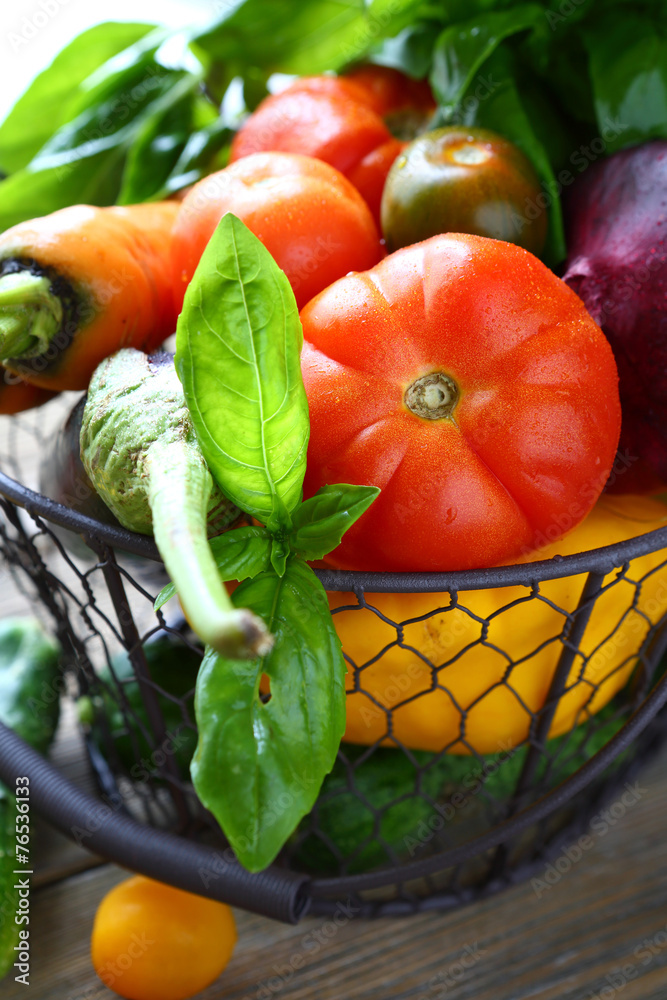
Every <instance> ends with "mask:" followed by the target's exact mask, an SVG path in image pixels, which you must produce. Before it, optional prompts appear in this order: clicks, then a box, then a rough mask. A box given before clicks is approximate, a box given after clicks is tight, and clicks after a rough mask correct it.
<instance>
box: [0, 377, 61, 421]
mask: <svg viewBox="0 0 667 1000" xmlns="http://www.w3.org/2000/svg"><path fill="white" fill-rule="evenodd" d="M55 395H56V393H54V392H49V390H48V389H39V388H38V387H37V386H36V385H30V383H28V382H24V381H23V379H22V378H20V377H19V376H17V375H12V373H11V372H8V371H7V369H6V368H3V367H2V365H0V414H4V415H8V414H12V413H21V412H23V410H32V409H35V408H36V407H37V406H43V405H44V403H48V401H49V400H50V399H53V397H54V396H55Z"/></svg>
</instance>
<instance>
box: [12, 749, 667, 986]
mask: <svg viewBox="0 0 667 1000" xmlns="http://www.w3.org/2000/svg"><path fill="white" fill-rule="evenodd" d="M640 789H641V790H642V791H641V796H640V798H639V801H638V802H637V803H636V804H635V805H634V806H632V807H631V808H630V809H628V811H627V813H626V814H625V816H624V817H623V818H622V819H621V820H619V821H618V822H617V823H616V824H615V825H614V826H613V827H611V828H610V829H609V831H608V832H607V833H606V834H604V835H598V836H597V837H596V838H594V840H595V843H594V846H593V847H592V848H591V849H590V850H588V851H585V852H584V854H583V857H582V858H581V860H580V861H579V862H578V863H576V864H574V865H573V866H572V868H571V870H570V871H569V872H567V873H566V874H564V875H563V877H562V878H561V880H560V881H559V882H558V883H556V884H555V885H554V886H553V887H552V888H549V889H548V890H547V891H545V892H544V893H543V894H542V896H541V898H538V894H537V893H536V891H535V890H534V888H532V887H531V885H530V883H527V884H522V885H518V886H514V887H512V888H510V889H508V890H506V891H504V892H503V893H501V894H500V895H498V896H496V897H493V898H490V899H487V900H485V901H483V902H481V903H476V904H474V905H471V906H468V907H466V908H463V909H461V910H458V911H453V912H449V913H446V914H420V915H418V916H414V917H408V918H401V919H384V920H379V921H361V920H346V919H345V918H344V916H342V915H341V916H340V917H339V918H338V919H339V922H340V924H341V926H336V924H334V923H333V922H332V921H330V920H327V919H320V918H308V919H306V920H304V921H303V922H302V923H301V924H300V925H299V926H298V927H286V926H283V925H280V924H275V923H271V922H270V921H268V920H265V919H264V918H261V917H256V916H252V915H249V914H246V913H243V912H237V914H236V915H237V922H238V927H239V944H238V947H237V950H236V953H235V955H234V957H233V959H232V962H231V963H230V965H229V966H228V968H227V970H226V971H225V972H224V973H223V975H222V977H221V978H220V979H219V980H218V982H217V983H216V984H214V985H213V986H211V987H209V988H208V989H207V990H206V991H204V992H203V993H201V994H200V998H201V1000H214V998H216V1000H217V998H221V1000H222V998H224V1000H274V998H277V1000H341V998H347V1000H380V998H381V1000H441V998H442V997H447V998H452V1000H529V998H530V1000H532V998H537V997H539V998H540V1000H592V998H593V997H596V1000H597V996H600V991H603V992H602V994H601V997H603V998H604V1000H612V997H613V998H616V997H619V998H620V1000H659V998H663V1000H664V998H665V997H667V837H665V832H664V830H665V818H666V816H667V754H663V756H662V758H661V759H660V760H659V761H658V762H657V763H655V764H654V765H653V766H652V767H651V768H650V769H649V770H648V771H646V772H645V773H644V774H643V775H642V777H641V781H640ZM124 877H126V873H124V872H123V871H121V870H120V869H118V868H116V867H115V866H112V865H105V866H103V867H101V868H97V869H94V870H92V871H88V872H85V873H84V874H79V875H76V876H74V877H71V878H68V879H66V880H65V881H61V882H59V883H58V884H56V885H53V886H49V887H46V888H42V889H35V891H34V893H33V899H32V903H33V911H32V913H33V924H32V927H31V930H32V940H33V941H34V957H33V966H32V978H31V985H30V993H29V994H28V995H29V996H31V997H35V998H39V1000H82V998H84V997H85V998H87V1000H112V997H113V995H114V994H112V993H111V992H110V991H109V990H107V989H106V987H104V986H103V985H102V984H101V983H100V982H99V980H97V977H96V976H95V974H94V972H93V970H92V968H91V965H90V960H89V957H88V940H89V935H90V929H91V926H92V920H93V916H94V912H95V908H96V906H97V904H98V902H99V900H100V899H101V897H102V896H103V894H104V893H105V892H106V891H107V890H108V889H109V888H110V887H111V886H113V885H114V884H115V883H116V882H118V881H119V880H120V879H122V878H124ZM341 914H342V911H341ZM663 932H664V934H663ZM643 942H647V944H646V943H644V944H643ZM651 949H652V951H653V953H651ZM638 950H639V951H638ZM301 963H302V967H300V968H299V969H298V971H294V967H295V966H300V965H301ZM466 965H467V968H466V967H465V966H466ZM619 967H620V968H622V967H625V972H619V971H618V970H619ZM614 983H615V984H616V989H615V991H614V992H613V994H612V993H610V992H609V991H610V990H611V989H612V988H613V987H612V985H610V984H614ZM619 984H621V985H620V987H619ZM605 987H608V989H607V992H606V993H605V992H604V989H605ZM25 995H26V993H25V992H24V987H22V986H20V985H18V984H16V983H14V982H12V981H11V980H8V981H6V982H5V983H3V990H2V997H3V1000H4V998H6V1000H10V998H11V1000H13V998H18V997H23V996H25ZM596 995H597V996H596Z"/></svg>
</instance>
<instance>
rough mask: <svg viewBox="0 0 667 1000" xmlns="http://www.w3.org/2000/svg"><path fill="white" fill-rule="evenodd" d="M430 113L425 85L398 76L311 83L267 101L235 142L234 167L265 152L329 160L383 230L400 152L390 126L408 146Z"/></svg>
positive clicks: (369, 74) (363, 75)
mask: <svg viewBox="0 0 667 1000" xmlns="http://www.w3.org/2000/svg"><path fill="white" fill-rule="evenodd" d="M433 110H434V104H433V97H432V95H431V92H430V89H429V87H428V85H426V84H424V83H417V82H415V81H413V80H410V79H407V78H406V77H404V76H403V75H402V74H400V73H398V72H397V71H396V70H391V69H386V68H384V67H379V66H378V67H373V66H368V67H365V68H364V69H362V70H358V71H357V72H356V73H355V74H353V75H351V76H348V77H331V76H319V77H309V78H306V79H303V80H297V81H296V83H293V84H292V85H291V86H290V87H288V88H287V89H286V90H283V91H282V92H281V93H279V94H275V95H272V96H271V97H267V98H266V99H265V100H264V101H262V103H261V104H260V106H259V107H258V109H257V110H256V111H255V113H254V114H253V115H251V116H250V118H249V119H248V120H247V121H246V122H245V123H244V124H243V125H242V127H241V129H240V130H239V131H238V132H237V134H236V136H235V137H234V141H233V142H232V148H231V160H232V161H234V160H239V159H241V158H242V157H245V156H248V155H250V154H252V153H257V152H260V151H267V150H281V151H282V152H285V153H301V154H303V155H305V156H312V157H316V158H317V159H318V160H324V162H325V163H330V164H331V166H333V167H336V169H337V170H339V171H340V172H341V173H343V174H345V175H346V177H348V178H349V179H350V180H351V181H352V183H353V184H354V185H355V186H359V189H360V191H361V193H362V194H363V195H364V197H365V198H367V200H368V204H369V207H370V208H371V210H372V211H373V215H374V218H375V219H376V221H377V222H378V223H379V207H380V199H381V196H382V189H383V187H384V182H385V180H386V177H387V171H388V170H389V167H390V166H391V164H392V162H393V160H394V159H395V158H396V156H397V155H398V153H399V152H400V150H401V148H402V145H403V144H402V142H401V141H400V140H399V139H397V138H396V137H395V136H394V135H393V134H392V131H390V128H389V125H394V127H395V128H396V129H397V130H398V131H399V132H400V133H401V139H402V138H405V135H404V133H405V131H406V128H407V127H408V122H409V121H410V119H411V118H412V122H411V124H412V126H413V127H414V128H417V127H419V126H421V127H424V123H425V121H426V120H427V118H428V115H429V113H432V112H433ZM408 131H409V134H410V137H411V135H413V134H414V132H413V131H412V129H411V128H408Z"/></svg>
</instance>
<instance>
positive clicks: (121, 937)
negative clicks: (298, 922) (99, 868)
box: [90, 875, 237, 1000]
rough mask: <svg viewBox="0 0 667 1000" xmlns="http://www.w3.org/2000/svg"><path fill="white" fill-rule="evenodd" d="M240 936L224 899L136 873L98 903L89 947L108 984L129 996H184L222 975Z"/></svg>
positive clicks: (153, 999)
mask: <svg viewBox="0 0 667 1000" xmlns="http://www.w3.org/2000/svg"><path fill="white" fill-rule="evenodd" d="M236 937H237V935H236V923H235V921H234V916H233V914H232V911H231V910H230V908H229V907H228V906H226V905H225V904H224V903H218V902H216V901H215V900H213V899H205V898H204V897H203V896H196V895H194V893H191V892H184V891H183V890H182V889H174V888H173V886H170V885H164V884H163V883H162V882H155V881H154V880H153V879H148V878H144V877H143V876H141V875H135V876H133V877H132V878H129V879H126V880H125V881H124V882H120V883H119V884H118V885H116V886H114V888H113V889H111V890H110V891H109V892H108V893H107V894H106V896H105V897H104V899H103V900H102V902H101V903H100V905H99V907H98V909H97V913H96V914H95V922H94V923H93V931H92V935H91V942H90V953H91V958H92V962H93V966H94V968H95V972H96V973H97V975H98V976H99V977H100V979H101V980H102V982H103V983H104V984H105V986H108V987H109V989H111V990H113V991H114V993H117V994H118V995H119V996H121V997H126V998H127V1000H186V998H188V997H192V996H194V995H195V993H199V992H200V991H201V990H203V989H205V988H206V987H207V986H208V985H209V984H210V983H212V982H214V981H215V980H216V979H217V978H218V976H219V975H220V973H221V972H222V970H223V969H224V968H225V966H226V965H227V964H228V962H229V960H230V958H231V957H232V953H233V951H234V946H235V945H236ZM128 956H129V957H130V958H131V961H129V962H128V961H127V957H128Z"/></svg>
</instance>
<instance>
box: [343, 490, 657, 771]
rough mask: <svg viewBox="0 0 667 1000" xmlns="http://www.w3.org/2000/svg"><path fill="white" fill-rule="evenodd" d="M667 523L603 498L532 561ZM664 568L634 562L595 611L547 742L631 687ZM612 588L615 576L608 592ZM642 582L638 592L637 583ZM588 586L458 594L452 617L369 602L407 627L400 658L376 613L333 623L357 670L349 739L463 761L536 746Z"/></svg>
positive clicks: (649, 559)
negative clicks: (537, 725)
mask: <svg viewBox="0 0 667 1000" xmlns="http://www.w3.org/2000/svg"><path fill="white" fill-rule="evenodd" d="M665 523H667V506H665V505H664V504H662V503H660V502H658V501H657V500H654V499H652V498H649V497H634V496H616V497H609V496H605V497H603V498H602V499H601V500H600V501H599V502H598V504H597V506H596V507H595V508H594V510H593V511H592V512H591V513H590V514H589V515H588V517H587V518H586V519H585V520H584V521H583V522H582V523H581V524H579V525H578V527H576V528H575V529H574V530H573V531H571V532H570V533H569V534H568V535H566V536H565V537H564V538H562V539H561V540H560V541H557V542H555V543H553V544H551V545H549V546H548V547H546V548H543V549H541V550H540V551H539V552H535V553H533V554H532V555H531V556H530V557H528V559H527V561H531V560H532V561H535V560H537V559H550V558H551V557H552V556H554V555H563V556H565V555H570V554H573V553H576V552H582V551H586V550H590V549H594V548H597V547H599V546H603V545H610V544H612V543H615V542H620V541H624V540H625V539H627V538H632V537H634V536H636V535H639V534H642V533H643V532H646V531H650V530H652V529H654V528H658V527H661V526H662V525H664V524H665ZM666 559H667V553H665V550H662V551H661V552H653V553H649V554H648V555H646V556H642V557H640V558H638V559H635V560H633V562H632V563H631V564H630V567H629V569H628V571H627V573H626V574H625V577H624V578H623V579H622V580H620V581H619V582H618V583H615V584H614V585H613V586H610V587H609V589H608V590H605V592H604V593H602V594H601V595H600V597H598V598H597V600H596V601H595V604H594V606H593V611H592V614H591V617H590V620H589V622H588V625H587V627H586V630H585V632H584V636H583V639H582V641H581V643H580V647H579V649H580V652H579V653H578V654H577V655H576V656H575V659H574V663H573V665H572V668H571V670H570V674H569V677H568V680H567V685H566V691H565V693H564V694H563V695H562V697H561V698H560V699H559V701H558V707H557V709H556V713H555V716H554V719H553V722H552V725H551V729H550V736H551V737H554V736H559V735H560V734H562V733H565V732H568V731H569V730H570V729H572V728H573V727H574V726H576V725H578V724H579V723H580V722H583V721H584V720H585V719H586V718H587V717H588V716H589V715H592V714H594V713H595V712H598V711H599V710H600V709H601V708H602V707H603V706H604V705H606V704H607V703H608V702H609V700H610V699H611V698H612V697H613V696H614V695H615V694H616V693H617V692H618V691H620V689H621V688H622V687H623V686H624V684H626V682H627V681H628V679H629V677H630V675H631V673H632V671H633V670H634V668H635V665H636V662H637V652H638V650H639V648H640V646H641V643H642V641H643V639H644V638H645V636H646V633H647V631H648V629H649V622H652V623H655V622H657V621H658V620H659V619H660V618H661V617H662V615H663V614H665V612H667V568H665V567H661V564H662V563H664V562H665V560H666ZM652 571H655V572H652ZM649 573H650V574H651V575H649V576H646V575H647V574H649ZM616 576H617V571H615V572H613V573H610V574H609V576H607V577H606V578H605V580H604V582H603V587H607V585H608V584H610V583H611V581H612V580H614V579H615V578H616ZM643 577H646V579H645V580H644V582H643V583H642V585H641V588H639V587H637V586H636V584H635V581H639V580H640V579H641V578H643ZM585 581H586V574H581V575H579V576H575V577H565V578H563V579H560V580H550V581H547V582H545V583H541V584H540V585H539V597H533V598H531V597H530V588H528V587H503V588H497V589H489V590H479V591H467V592H461V593H460V594H459V597H458V606H456V607H450V605H451V599H450V596H449V594H366V601H367V603H368V604H369V605H372V607H373V608H375V609H377V611H378V612H379V613H380V614H382V615H383V616H385V617H386V618H389V619H390V620H391V621H392V622H396V623H401V622H403V623H406V624H405V625H404V626H403V633H402V638H401V645H400V646H399V645H397V632H396V629H395V628H394V626H393V625H390V624H387V622H385V621H383V620H382V618H380V617H378V616H377V615H376V614H375V612H374V611H372V610H369V609H363V610H353V611H341V612H339V613H338V614H335V615H334V623H335V625H336V631H337V632H338V635H339V636H340V638H341V640H342V644H343V651H344V652H345V654H346V655H347V656H348V657H350V658H351V659H352V661H353V662H354V663H355V664H356V666H357V667H359V668H361V669H360V671H359V673H358V688H357V689H356V690H355V684H354V670H353V669H352V668H351V667H349V666H348V678H347V681H348V683H347V688H348V696H347V729H346V732H345V737H344V738H345V739H346V740H348V741H349V742H351V743H360V744H364V745H367V744H373V743H375V742H377V741H381V742H382V743H383V744H384V745H387V746H392V745H395V744H394V743H393V740H392V739H391V737H392V736H393V737H395V738H396V740H399V741H400V742H401V743H403V744H404V745H406V746H408V747H410V748H412V749H419V750H432V751H441V750H443V749H446V750H448V751H449V752H451V753H457V754H465V753H470V752H472V751H473V750H475V751H477V752H478V753H482V754H490V753H495V752H497V751H499V750H502V749H506V748H509V747H512V746H516V745H517V744H518V743H520V742H521V741H522V740H524V739H526V737H527V736H528V733H529V726H530V721H531V715H530V713H531V712H536V711H538V710H539V709H540V708H542V706H543V705H544V702H545V699H546V697H547V694H548V691H549V685H550V684H551V680H552V677H553V675H554V671H555V669H556V665H557V663H558V658H559V656H560V653H561V651H562V649H563V644H562V643H561V641H560V639H559V636H560V635H561V632H562V630H563V626H564V625H565V623H566V614H567V613H571V612H573V611H574V610H575V609H576V607H577V603H578V601H579V598H580V595H581V592H582V588H583V586H584V583H585ZM329 601H330V605H331V607H332V609H334V608H338V607H343V606H345V605H356V603H357V602H356V598H355V597H354V595H353V594H336V593H331V594H329ZM513 602H518V603H516V604H514V605H513ZM633 602H635V603H634V606H633ZM512 605H513V606H512ZM438 608H441V609H443V610H439V611H438V610H436V609H438ZM444 609H448V610H444ZM503 609H504V610H503ZM433 612H435V613H433ZM424 616H426V617H424ZM485 623H488V624H485ZM420 654H421V656H424V657H426V658H427V659H428V660H429V661H430V663H432V664H433V665H434V666H435V667H436V668H440V669H438V670H437V671H434V670H433V669H432V668H431V666H429V664H428V663H425V662H424V660H423V659H421V658H420ZM436 685H437V686H436ZM386 709H392V717H391V723H390V722H389V718H388V715H387V712H386ZM390 727H391V728H390Z"/></svg>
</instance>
